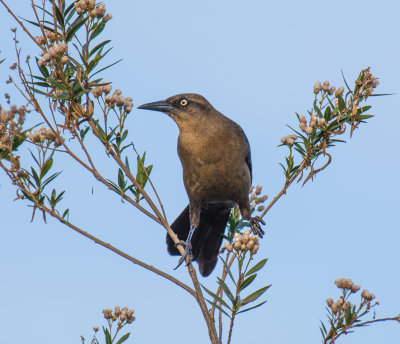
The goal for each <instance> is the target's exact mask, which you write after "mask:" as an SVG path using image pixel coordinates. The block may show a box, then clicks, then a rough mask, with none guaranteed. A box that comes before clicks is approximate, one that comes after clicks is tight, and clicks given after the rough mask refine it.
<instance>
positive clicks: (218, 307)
mask: <svg viewBox="0 0 400 344" xmlns="http://www.w3.org/2000/svg"><path fill="white" fill-rule="evenodd" d="M206 301H207V302H208V303H209V304H211V305H212V306H214V307H215V308H216V309H219V310H220V311H221V312H222V313H224V314H225V315H226V316H227V317H228V318H229V319H231V316H230V315H229V314H228V313H227V312H225V310H224V309H223V308H222V307H221V306H220V305H217V304H216V303H214V302H211V301H210V300H207V299H206Z"/></svg>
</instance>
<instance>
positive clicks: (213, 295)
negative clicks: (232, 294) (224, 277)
mask: <svg viewBox="0 0 400 344" xmlns="http://www.w3.org/2000/svg"><path fill="white" fill-rule="evenodd" d="M201 286H202V287H203V289H204V290H205V291H206V292H207V294H208V295H210V296H211V297H212V298H213V299H216V300H217V301H218V302H220V303H221V304H222V305H224V306H225V307H226V308H228V309H229V310H230V311H231V310H232V309H231V307H229V305H228V304H227V303H226V302H225V301H224V300H223V299H222V298H220V297H219V296H217V295H216V294H214V293H213V292H212V291H211V290H209V289H207V288H206V287H205V286H204V285H202V284H201ZM210 303H211V302H210Z"/></svg>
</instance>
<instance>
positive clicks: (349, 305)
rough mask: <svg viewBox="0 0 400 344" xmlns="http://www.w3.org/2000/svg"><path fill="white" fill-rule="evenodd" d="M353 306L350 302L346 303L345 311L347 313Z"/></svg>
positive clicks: (344, 305)
mask: <svg viewBox="0 0 400 344" xmlns="http://www.w3.org/2000/svg"><path fill="white" fill-rule="evenodd" d="M351 306H352V304H351V303H350V302H349V301H346V302H345V303H344V304H343V310H345V311H347V310H348V309H349V308H351Z"/></svg>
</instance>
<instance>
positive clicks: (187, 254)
mask: <svg viewBox="0 0 400 344" xmlns="http://www.w3.org/2000/svg"><path fill="white" fill-rule="evenodd" d="M200 209H201V203H200V202H190V204H189V213H190V215H189V216H190V230H189V234H188V236H187V239H186V241H180V242H179V243H178V244H177V245H182V246H183V247H184V249H185V251H184V252H183V254H182V256H181V257H180V258H179V261H178V265H177V267H176V268H175V269H174V270H176V269H177V268H179V266H180V265H181V264H182V263H183V262H184V261H186V258H187V259H188V264H190V262H191V261H192V260H193V255H192V236H193V233H194V231H195V230H196V228H197V227H198V226H199V224H200ZM188 264H187V265H188Z"/></svg>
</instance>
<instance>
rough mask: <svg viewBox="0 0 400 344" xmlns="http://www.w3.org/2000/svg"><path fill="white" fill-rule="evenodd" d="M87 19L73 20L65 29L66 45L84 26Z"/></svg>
mask: <svg viewBox="0 0 400 344" xmlns="http://www.w3.org/2000/svg"><path fill="white" fill-rule="evenodd" d="M86 20H87V17H86V18H85V17H81V16H79V17H78V18H76V19H75V21H74V22H73V23H72V24H71V26H70V27H69V28H68V29H67V32H66V33H65V41H66V42H67V43H68V42H69V41H70V40H71V39H72V38H73V37H74V35H75V33H76V32H77V31H78V30H79V29H80V28H81V27H82V25H83V24H85V22H86Z"/></svg>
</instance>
